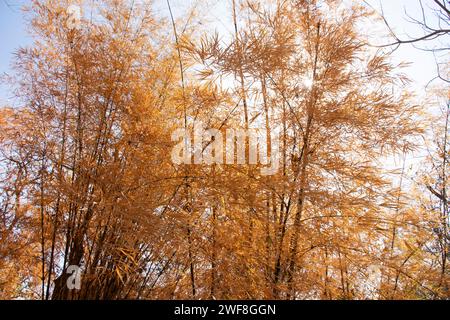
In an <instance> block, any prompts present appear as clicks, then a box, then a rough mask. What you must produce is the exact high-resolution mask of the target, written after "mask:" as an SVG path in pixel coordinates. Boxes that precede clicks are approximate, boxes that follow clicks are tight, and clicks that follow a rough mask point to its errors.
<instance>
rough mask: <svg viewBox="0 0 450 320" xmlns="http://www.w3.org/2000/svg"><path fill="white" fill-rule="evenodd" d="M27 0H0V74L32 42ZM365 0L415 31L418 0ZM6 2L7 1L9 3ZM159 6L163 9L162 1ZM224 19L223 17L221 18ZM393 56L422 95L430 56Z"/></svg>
mask: <svg viewBox="0 0 450 320" xmlns="http://www.w3.org/2000/svg"><path fill="white" fill-rule="evenodd" d="M185 1H186V0H185ZM223 1H225V0H221V1H217V2H216V7H217V8H218V9H217V12H216V14H215V15H214V16H215V18H217V19H218V20H221V18H220V17H221V11H222V10H223ZM428 1H429V2H431V1H430V0H425V1H424V3H427V2H428ZM27 2H28V1H27V0H0V30H1V32H0V74H3V73H5V72H6V73H8V72H11V68H10V66H11V61H12V58H13V54H14V51H15V50H17V48H18V47H20V46H25V45H27V44H29V43H30V42H31V39H30V37H29V36H28V35H27V33H26V25H25V22H24V19H23V14H22V12H21V9H20V7H21V6H22V5H23V4H26V3H27ZM177 2H178V1H174V3H173V7H174V9H175V10H174V11H175V12H176V9H177V8H176V4H177ZM188 2H189V1H188ZM221 2H222V3H221ZM367 2H368V3H370V4H371V5H372V6H373V7H374V8H375V9H378V10H379V9H380V3H381V4H382V5H383V8H384V12H385V14H386V16H387V19H388V20H389V22H390V23H391V25H392V27H393V28H394V29H395V30H396V32H398V34H399V35H400V36H403V37H405V36H406V34H409V35H414V34H417V32H418V30H417V28H416V26H414V25H413V24H411V23H409V22H407V21H406V20H405V9H406V10H407V12H408V13H409V14H410V15H412V16H414V17H420V7H419V6H418V1H416V0H368V1H367ZM217 3H219V4H217ZM7 4H9V6H8V5H7ZM184 4H186V3H184ZM220 7H222V8H220ZM161 8H163V6H162V4H161ZM223 20H226V19H225V18H224V19H223ZM218 22H219V21H218ZM219 23H220V22H219ZM369 27H372V26H369ZM377 30H381V29H377ZM369 31H370V30H369ZM394 58H395V61H397V62H400V61H408V62H411V65H410V66H409V67H408V68H407V69H406V70H405V71H406V73H407V75H408V76H409V77H410V78H412V79H413V80H414V83H413V88H414V91H416V92H417V93H418V95H419V96H423V95H424V92H425V91H424V87H425V86H426V84H427V83H428V81H429V80H431V79H432V78H433V77H434V76H435V75H436V66H435V60H434V57H433V55H432V54H431V53H427V52H423V51H420V50H417V49H414V48H413V47H412V46H411V45H404V46H401V47H400V48H399V49H398V50H397V51H396V52H395V56H394ZM4 104H10V105H12V104H13V101H12V99H11V93H9V92H8V88H7V86H5V85H4V84H2V85H0V105H4Z"/></svg>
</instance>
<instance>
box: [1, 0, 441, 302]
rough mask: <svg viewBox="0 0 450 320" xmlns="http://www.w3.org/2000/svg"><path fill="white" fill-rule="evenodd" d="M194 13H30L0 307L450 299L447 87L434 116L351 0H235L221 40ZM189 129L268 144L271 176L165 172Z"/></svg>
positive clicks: (109, 6)
mask: <svg viewBox="0 0 450 320" xmlns="http://www.w3.org/2000/svg"><path fill="white" fill-rule="evenodd" d="M72 4H76V5H78V6H79V7H80V8H82V13H83V14H82V16H81V17H80V18H79V21H77V22H78V24H77V25H75V26H74V25H73V24H72V23H70V22H71V21H70V19H71V16H70V14H69V13H68V11H67V8H68V7H69V6H70V5H72ZM202 6H203V4H202V2H198V3H197V4H196V5H195V6H193V7H192V8H188V10H187V11H186V12H185V14H180V11H177V9H178V7H177V6H175V5H174V4H173V3H172V2H171V1H167V2H165V1H164V2H161V3H159V4H158V6H157V7H158V10H156V9H155V4H153V3H149V2H148V1H119V0H97V1H88V0H86V1H81V0H80V1H66V0H63V1H57V0H34V1H32V2H31V4H30V5H29V7H28V10H27V11H26V15H27V17H28V18H29V29H30V33H31V34H32V36H33V44H32V45H30V46H28V47H25V48H20V49H19V50H18V51H17V53H16V55H15V60H14V68H15V73H14V74H13V75H11V76H10V77H9V78H8V79H7V81H8V83H10V84H11V87H12V90H14V93H15V97H16V98H15V99H16V101H18V104H19V106H15V107H9V106H2V108H1V109H0V127H1V130H0V151H1V153H0V298H2V299H10V298H27V299H445V298H448V297H449V295H450V293H449V284H450V278H449V276H450V273H449V272H450V271H449V267H448V260H449V257H448V251H449V248H450V247H449V240H450V236H449V230H448V227H449V218H448V217H449V216H448V215H449V207H448V194H449V184H450V183H449V182H448V181H447V176H448V174H447V172H448V168H449V156H450V153H449V150H450V140H449V139H450V138H449V137H448V133H449V123H448V121H449V103H448V101H449V98H450V97H449V95H448V89H446V88H442V87H441V88H440V90H438V89H437V90H436V92H435V94H434V95H435V97H437V98H439V99H437V100H439V101H440V107H441V109H442V111H443V112H442V113H441V114H440V115H433V118H432V119H431V117H432V116H431V115H429V114H428V113H427V104H425V103H424V104H419V103H417V100H415V98H414V93H413V92H411V91H410V90H409V83H410V82H409V80H408V79H407V78H406V77H405V76H404V75H403V74H402V68H401V66H399V65H395V64H394V63H393V62H392V59H391V56H390V54H389V53H388V51H386V50H382V49H379V48H374V47H373V46H372V45H370V42H369V39H368V37H367V34H365V33H364V32H367V29H368V28H369V29H370V27H368V26H367V25H365V24H367V21H369V19H371V18H372V12H371V11H370V10H369V9H368V8H367V7H364V6H362V4H361V3H360V2H359V1H353V2H351V3H348V1H319V0H270V1H269V0H267V1H252V0H248V1H242V2H241V1H238V0H235V1H234V0H230V1H227V6H226V8H227V9H228V11H226V12H223V15H226V16H227V19H228V21H229V22H230V24H229V25H228V29H227V30H229V32H227V33H226V34H225V35H224V34H219V32H214V31H213V30H214V28H211V27H208V23H209V20H208V19H209V17H208V14H207V11H208V10H207V7H202ZM205 6H206V2H205ZM325 6H326V8H327V10H326V11H325V10H324V9H323V8H324V7H325ZM160 11H165V14H159V13H158V12H160ZM446 90H447V91H446ZM199 122H202V123H204V124H207V126H208V127H210V128H214V129H216V130H217V131H219V132H222V133H224V134H225V131H226V130H227V129H228V128H235V129H246V130H248V129H249V128H261V129H263V130H265V132H266V141H267V144H268V146H270V145H272V144H273V143H274V142H273V141H271V135H270V133H271V132H272V131H277V132H279V144H280V147H279V149H280V165H279V170H278V171H277V172H276V173H275V174H273V175H267V176H264V175H262V174H261V172H260V167H261V165H259V164H256V165H252V164H247V165H242V164H216V163H213V164H174V163H173V161H172V159H171V151H172V149H173V147H174V145H175V144H176V141H173V139H172V132H174V130H176V129H178V128H184V129H186V130H188V129H189V130H191V129H193V128H194V126H195V124H196V123H199ZM430 128H433V130H430ZM424 141H426V142H424ZM207 144H208V143H206V144H205V145H204V146H203V147H204V148H206V147H207ZM424 144H426V146H427V147H428V149H427V150H428V154H427V156H426V157H425V158H423V159H422V160H421V161H422V162H421V164H420V170H417V171H416V172H414V175H413V177H412V178H410V175H407V174H406V171H407V168H405V162H404V159H405V157H407V156H408V155H410V154H413V153H414V152H415V151H416V150H418V149H419V148H420V147H421V146H422V147H423V145H424ZM244 147H245V151H246V155H248V153H249V148H250V146H249V142H246V143H245V145H244ZM392 159H396V163H397V167H396V168H394V169H392V168H387V166H386V163H388V162H389V161H391V162H392V161H393V160H392ZM73 265H75V266H79V267H80V268H81V270H82V272H81V273H82V277H81V288H80V289H79V290H70V289H69V288H68V287H67V285H66V282H67V280H68V277H69V276H70V273H68V268H69V266H73Z"/></svg>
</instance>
